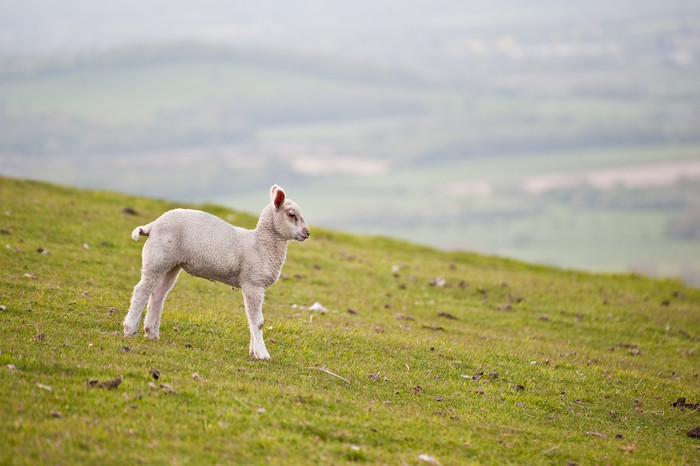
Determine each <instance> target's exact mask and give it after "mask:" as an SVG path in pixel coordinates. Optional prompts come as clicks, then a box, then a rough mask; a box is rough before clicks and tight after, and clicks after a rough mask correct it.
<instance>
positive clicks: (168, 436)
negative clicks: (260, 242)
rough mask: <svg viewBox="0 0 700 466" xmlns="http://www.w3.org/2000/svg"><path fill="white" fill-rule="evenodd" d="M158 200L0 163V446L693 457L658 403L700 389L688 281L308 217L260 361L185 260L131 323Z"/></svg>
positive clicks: (559, 460)
mask: <svg viewBox="0 0 700 466" xmlns="http://www.w3.org/2000/svg"><path fill="white" fill-rule="evenodd" d="M263 194H264V193H263ZM290 195H291V197H292V198H293V197H294V193H293V192H290ZM127 206H129V207H132V208H133V209H135V210H136V211H137V213H138V215H136V216H133V215H128V214H125V213H123V212H122V209H123V208H124V207H127ZM172 207H175V205H174V204H172V203H168V202H164V201H157V200H151V199H143V198H135V197H128V196H124V195H119V194H113V193H107V192H99V191H79V190H75V189H72V188H64V187H57V186H53V185H47V184H42V183H36V182H29V181H21V180H14V179H7V178H0V230H2V234H0V239H1V240H2V241H0V270H1V272H0V305H2V306H4V307H5V308H4V310H2V311H0V399H1V400H2V403H0V445H2V449H0V463H2V464H37V463H46V464H84V463H93V464H97V463H99V464H126V463H149V464H211V463H239V464H263V463H265V464H299V463H303V464H315V463H331V464H341V463H346V462H359V463H380V464H401V463H404V464H420V463H421V460H419V455H421V454H428V455H432V456H434V457H435V458H436V459H437V460H438V461H440V463H442V464H470V463H472V464H507V463H511V464H524V463H545V464H549V463H553V464H566V463H567V462H570V461H576V462H578V463H580V464H602V463H611V464H628V463H638V464H648V463H656V464H658V463H662V464H663V463H665V464H690V463H696V462H697V460H698V447H699V446H700V444H699V443H698V440H697V439H691V438H688V437H687V436H686V432H687V431H688V430H689V429H691V428H693V427H697V426H698V425H700V418H699V417H698V416H699V415H698V413H697V412H693V411H691V410H684V411H681V410H679V409H677V408H673V407H672V406H671V405H670V402H673V401H675V400H676V399H677V398H679V397H686V398H687V399H688V401H691V402H700V389H699V387H700V383H699V382H698V373H699V372H700V371H699V370H698V367H700V364H699V360H698V354H699V345H698V336H699V334H700V291H698V290H696V289H692V288H688V287H685V286H683V285H681V284H680V283H678V282H676V281H670V280H665V281H660V280H649V279H646V278H643V277H640V276H636V275H593V274H586V273H580V272H576V271H564V270H558V269H553V268H546V267H539V266H532V265H528V264H525V263H521V262H516V261H510V260H506V259H499V258H493V257H486V256H481V255H477V254H467V253H446V252H439V251H435V250H433V249H429V248H425V247H420V246H416V245H413V244H409V243H405V242H400V241H395V240H390V239H385V238H376V237H365V236H351V235H347V234H342V233H338V232H333V231H325V230H321V229H317V228H312V237H311V239H310V240H309V241H307V242H305V243H303V244H297V243H294V244H290V246H289V254H288V258H287V263H286V265H285V267H284V269H283V274H284V275H283V277H282V279H281V280H280V282H279V283H277V284H276V285H274V286H273V287H272V288H270V290H269V291H268V294H267V300H266V303H265V306H264V313H265V317H266V323H265V325H266V327H267V329H266V331H265V338H266V341H267V347H268V350H269V351H270V353H271V354H272V359H271V360H270V361H269V362H259V361H253V360H250V359H249V357H248V354H247V349H248V338H249V337H248V331H247V327H246V322H245V317H244V313H243V304H242V298H241V296H240V293H239V292H238V291H234V292H232V291H231V290H230V289H228V288H227V287H225V286H223V285H220V284H215V283H212V282H209V281H206V280H201V279H195V278H191V277H189V276H185V275H183V276H182V277H181V278H180V281H179V282H178V284H177V286H176V287H175V289H174V290H173V292H172V293H171V295H170V297H169V299H168V301H167V302H166V305H165V312H164V316H163V325H162V328H161V340H159V341H147V340H145V339H144V338H143V337H142V336H139V337H137V338H135V339H126V338H124V337H123V335H122V327H121V322H122V319H123V318H124V315H125V313H126V310H127V307H128V302H129V299H130V295H131V290H132V287H133V285H134V284H135V283H136V282H137V281H138V278H139V267H140V251H141V247H142V243H140V244H137V243H134V242H133V241H132V240H131V239H130V237H129V233H130V232H131V230H132V229H133V228H134V227H135V226H137V225H140V224H143V223H146V222H148V221H151V220H152V219H153V218H155V217H156V216H158V215H159V214H160V213H162V212H163V211H165V210H167V209H169V208H172ZM199 207H200V208H203V209H205V210H208V211H210V212H212V213H214V214H216V215H219V216H221V217H222V218H225V219H227V220H229V221H231V222H233V223H236V224H239V225H242V226H245V227H252V226H253V225H254V224H255V220H256V219H255V218H254V217H251V216H248V215H244V214H240V213H237V212H232V211H229V210H227V209H224V208H221V207H217V206H213V205H206V206H199ZM312 223H313V222H312ZM84 245H87V248H86V247H85V246H84ZM39 248H41V250H42V251H48V253H47V254H44V253H40V252H37V251H38V249H39ZM394 266H397V267H394ZM392 267H394V271H392ZM437 276H442V277H444V278H445V280H446V284H445V286H443V287H436V286H431V285H430V284H429V281H430V280H433V279H435V278H436V277H437ZM315 301H319V302H321V303H322V304H323V305H324V306H326V307H327V308H328V309H329V312H327V313H326V314H319V313H312V312H310V311H307V310H303V309H302V308H301V307H300V306H309V305H311V304H312V303H314V302H315ZM294 305H297V306H294ZM348 308H352V309H353V310H355V311H356V312H357V313H356V314H350V313H348V312H347V309H348ZM438 313H449V314H451V315H452V316H454V317H456V319H450V318H446V317H441V316H439V315H438ZM400 315H403V316H408V317H410V318H411V319H414V320H407V319H406V318H405V317H404V318H403V319H399V318H397V316H399V317H400ZM437 328H440V330H436V329H437ZM151 369H156V370H158V371H159V372H160V378H159V380H154V379H153V377H152V376H151V375H150V374H149V370H151ZM320 369H325V370H327V371H330V372H332V374H331V373H328V372H324V371H322V370H320ZM482 371H483V375H481V376H480V377H476V378H478V380H473V378H474V376H475V375H477V374H479V373H481V372H482ZM194 373H197V374H199V376H200V378H199V379H198V378H193V377H192V375H193V374H194ZM496 373H497V374H498V375H497V376H496ZM120 375H121V376H123V382H122V383H121V384H120V385H119V387H118V388H116V389H114V390H109V389H104V388H88V387H87V386H86V382H87V381H88V380H90V379H93V378H95V379H99V380H100V381H105V380H110V379H114V378H116V377H118V376H120ZM370 375H372V377H371V378H370ZM375 375H377V376H375ZM341 377H342V378H343V379H346V380H347V382H346V381H344V380H343V379H341ZM201 379H204V380H201ZM376 379H378V380H376ZM161 383H164V384H169V386H171V387H172V388H173V390H174V393H166V391H165V390H164V389H163V388H161V386H160V384H161ZM149 384H150V385H151V386H149ZM417 387H420V389H419V388H417ZM49 388H50V389H49Z"/></svg>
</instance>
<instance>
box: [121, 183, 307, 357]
mask: <svg viewBox="0 0 700 466" xmlns="http://www.w3.org/2000/svg"><path fill="white" fill-rule="evenodd" d="M270 198H271V201H272V202H271V203H270V204H269V205H268V206H266V207H265V208H264V209H263V211H262V213H261V214H260V218H259V219H258V224H257V226H256V227H255V229H254V230H246V229H243V228H239V227H236V226H233V225H231V224H229V223H227V222H225V221H224V220H221V219H220V218H218V217H216V216H214V215H211V214H208V213H206V212H202V211H199V210H190V209H175V210H170V211H168V212H165V213H164V214H163V215H161V216H160V217H159V218H158V219H156V220H155V221H154V222H152V223H149V224H148V225H144V226H140V227H137V228H136V229H135V230H134V231H133V233H132V234H131V237H132V238H133V239H134V241H138V240H139V237H140V236H147V237H148V239H147V240H146V244H145V245H144V247H143V252H142V256H143V262H142V268H141V280H140V281H139V283H138V284H137V285H136V286H135V287H134V292H133V295H132V297H131V306H130V307H129V313H128V314H127V315H126V318H125V319H124V335H126V336H127V337H133V336H135V335H136V334H137V333H138V326H139V321H140V320H141V313H142V312H143V308H144V306H145V305H146V301H148V310H147V311H146V318H145V322H144V331H145V334H146V337H147V338H150V339H153V338H160V335H159V332H160V317H161V314H162V312H163V303H164V301H165V298H166V296H167V295H168V292H170V290H171V289H172V288H173V286H174V285H175V282H176V281H177V278H178V276H179V274H180V271H181V270H185V271H186V272H187V273H189V274H190V275H193V276H196V277H202V278H206V279H209V280H213V281H218V282H222V283H225V284H226V285H230V286H232V287H234V288H240V289H241V290H242V292H243V301H244V304H245V311H246V315H247V317H248V326H249V327H250V355H251V356H252V357H253V358H255V359H270V354H269V353H268V352H267V349H266V348H265V341H264V340H263V314H262V305H263V299H264V297H265V290H266V289H267V288H269V287H270V286H272V285H273V284H274V283H276V282H277V280H278V279H279V276H280V271H281V270H282V265H283V264H284V260H285V258H286V256H287V241H289V240H297V241H304V240H306V239H307V238H309V235H310V234H311V233H310V231H309V227H308V225H307V224H306V221H305V220H304V217H303V216H302V215H301V211H300V210H299V206H298V205H297V204H296V203H295V202H294V201H292V200H291V199H287V198H286V195H285V192H284V190H283V189H282V188H281V187H279V186H277V185H274V186H272V188H271V190H270Z"/></svg>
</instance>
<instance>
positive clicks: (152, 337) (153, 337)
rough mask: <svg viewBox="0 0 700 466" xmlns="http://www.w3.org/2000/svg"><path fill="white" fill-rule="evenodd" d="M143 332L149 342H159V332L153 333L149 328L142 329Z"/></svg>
mask: <svg viewBox="0 0 700 466" xmlns="http://www.w3.org/2000/svg"><path fill="white" fill-rule="evenodd" d="M144 331H145V333H146V338H148V339H149V340H159V339H160V333H159V332H154V331H153V330H151V329H150V328H146V329H144Z"/></svg>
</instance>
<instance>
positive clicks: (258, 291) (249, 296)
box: [243, 287, 270, 359]
mask: <svg viewBox="0 0 700 466" xmlns="http://www.w3.org/2000/svg"><path fill="white" fill-rule="evenodd" d="M264 299H265V288H258V287H244V288H243V301H244V303H245V312H246V315H247V316H248V326H249V327H250V355H251V356H252V357H254V358H255V359H270V353H268V352H267V348H265V340H263V321H264V319H263V314H262V304H263V300H264Z"/></svg>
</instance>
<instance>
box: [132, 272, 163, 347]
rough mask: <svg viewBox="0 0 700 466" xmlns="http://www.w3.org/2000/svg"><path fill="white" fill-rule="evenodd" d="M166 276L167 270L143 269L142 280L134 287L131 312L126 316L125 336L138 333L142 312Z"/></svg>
mask: <svg viewBox="0 0 700 466" xmlns="http://www.w3.org/2000/svg"><path fill="white" fill-rule="evenodd" d="M164 276H165V272H158V271H156V272H154V271H149V270H142V271H141V280H140V281H139V282H138V283H137V284H136V286H135V287H134V292H133V294H132V295H131V306H129V312H128V314H127V315H126V318H124V335H125V336H127V337H133V336H136V334H137V333H138V331H139V321H140V320H141V314H142V313H143V308H144V306H145V305H146V302H147V301H148V297H149V296H150V295H151V293H153V290H155V289H156V287H157V286H158V284H159V283H160V282H161V281H162V280H163V277H164Z"/></svg>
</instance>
